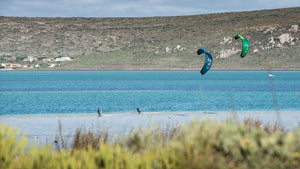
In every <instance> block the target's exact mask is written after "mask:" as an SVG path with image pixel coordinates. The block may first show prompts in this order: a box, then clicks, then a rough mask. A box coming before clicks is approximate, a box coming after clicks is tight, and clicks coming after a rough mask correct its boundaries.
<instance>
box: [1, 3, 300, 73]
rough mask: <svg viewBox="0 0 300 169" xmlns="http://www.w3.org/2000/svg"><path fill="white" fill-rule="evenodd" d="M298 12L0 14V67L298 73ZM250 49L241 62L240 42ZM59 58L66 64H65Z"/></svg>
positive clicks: (299, 21) (293, 9)
mask: <svg viewBox="0 0 300 169" xmlns="http://www.w3.org/2000/svg"><path fill="white" fill-rule="evenodd" d="M299 26H300V7H298V8H287V9H274V10H262V11H251V12H238V13H236V12H235V13H221V14H208V15H192V16H177V17H146V18H23V17H0V59H1V60H0V62H1V63H2V66H1V68H4V67H6V68H9V66H8V65H9V64H11V66H10V67H14V68H16V69H29V68H32V69H55V70H60V69H61V70H70V69H74V70H88V69H89V70H115V69H118V70H153V69H159V70H174V69H179V70H199V69H201V68H202V65H203V58H204V55H203V56H202V55H200V56H199V55H197V53H196V51H197V49H199V48H204V49H206V50H207V51H209V52H210V53H211V54H212V55H213V57H214V63H213V66H212V68H211V69H213V70H238V69H240V70H300V41H299V38H300V27H299ZM236 34H241V35H243V36H244V37H246V38H248V40H249V42H250V51H249V53H248V55H247V56H246V57H245V58H241V57H240V56H239V55H240V52H241V46H242V42H241V40H235V39H234V36H235V35H236ZM62 58H64V59H62Z"/></svg>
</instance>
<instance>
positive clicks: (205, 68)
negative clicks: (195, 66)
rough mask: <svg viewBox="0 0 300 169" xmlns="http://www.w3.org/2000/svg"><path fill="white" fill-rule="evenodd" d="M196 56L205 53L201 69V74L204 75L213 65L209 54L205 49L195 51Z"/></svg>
mask: <svg viewBox="0 0 300 169" xmlns="http://www.w3.org/2000/svg"><path fill="white" fill-rule="evenodd" d="M197 53H198V55H200V54H202V53H205V63H204V65H203V67H202V70H201V74H202V75H204V74H205V73H206V72H207V71H208V70H209V69H210V67H211V65H212V63H213V57H212V56H211V54H210V53H208V52H207V51H206V50H205V49H202V48H201V49H199V50H198V51H197Z"/></svg>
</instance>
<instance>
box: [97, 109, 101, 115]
mask: <svg viewBox="0 0 300 169" xmlns="http://www.w3.org/2000/svg"><path fill="white" fill-rule="evenodd" d="M97 113H98V117H100V116H101V113H100V109H99V108H98V110H97Z"/></svg>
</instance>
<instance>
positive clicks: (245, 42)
mask: <svg viewBox="0 0 300 169" xmlns="http://www.w3.org/2000/svg"><path fill="white" fill-rule="evenodd" d="M234 38H235V39H242V41H243V49H242V53H241V57H245V56H246V55H247V53H248V51H249V48H250V43H249V41H248V39H246V38H244V37H243V36H242V35H236V36H235V37H234Z"/></svg>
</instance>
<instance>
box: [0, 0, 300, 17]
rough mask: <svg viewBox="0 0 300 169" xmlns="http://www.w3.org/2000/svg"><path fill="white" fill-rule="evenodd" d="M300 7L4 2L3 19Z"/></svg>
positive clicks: (268, 0)
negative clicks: (10, 17)
mask: <svg viewBox="0 0 300 169" xmlns="http://www.w3.org/2000/svg"><path fill="white" fill-rule="evenodd" d="M287 7H300V0H0V16H20V17H22V16H25V17H149V16H180V15H197V14H209V13H223V12H237V11H252V10H262V9H276V8H287Z"/></svg>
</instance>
